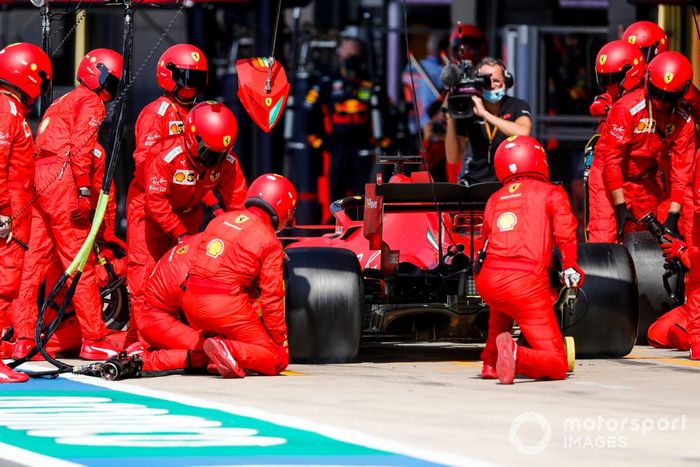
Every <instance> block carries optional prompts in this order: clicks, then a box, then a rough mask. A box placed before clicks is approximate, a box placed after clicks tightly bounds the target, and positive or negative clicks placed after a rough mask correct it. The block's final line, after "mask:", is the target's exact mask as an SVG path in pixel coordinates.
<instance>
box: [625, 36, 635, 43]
mask: <svg viewBox="0 0 700 467" xmlns="http://www.w3.org/2000/svg"><path fill="white" fill-rule="evenodd" d="M627 42H629V43H630V44H633V45H634V43H635V42H637V36H630V37H628V38H627Z"/></svg>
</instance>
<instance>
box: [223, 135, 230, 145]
mask: <svg viewBox="0 0 700 467" xmlns="http://www.w3.org/2000/svg"><path fill="white" fill-rule="evenodd" d="M229 144H231V137H230V136H229V135H226V136H224V146H227V147H228V145H229Z"/></svg>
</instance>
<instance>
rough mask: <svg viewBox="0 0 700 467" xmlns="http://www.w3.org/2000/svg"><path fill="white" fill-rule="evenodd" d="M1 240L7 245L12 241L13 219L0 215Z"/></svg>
mask: <svg viewBox="0 0 700 467" xmlns="http://www.w3.org/2000/svg"><path fill="white" fill-rule="evenodd" d="M0 238H4V239H5V242H7V243H10V242H11V241H12V218H11V217H9V216H2V215H0Z"/></svg>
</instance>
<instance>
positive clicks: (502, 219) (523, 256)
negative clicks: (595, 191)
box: [476, 178, 576, 379]
mask: <svg viewBox="0 0 700 467" xmlns="http://www.w3.org/2000/svg"><path fill="white" fill-rule="evenodd" d="M483 235H484V237H485V238H488V242H489V243H488V248H487V253H486V259H485V261H484V265H483V268H482V270H481V272H480V273H479V274H478V276H477V277H476V287H477V290H478V291H479V293H480V294H481V296H482V298H483V299H484V301H485V302H486V303H487V304H488V305H489V334H488V340H487V342H486V347H485V348H484V352H483V354H482V360H483V361H484V363H485V364H487V365H491V366H492V367H495V366H496V336H498V334H500V333H501V332H509V331H510V330H511V328H512V327H513V320H515V321H517V323H518V325H519V326H520V329H521V330H522V332H523V335H524V336H525V339H526V341H527V343H528V345H530V348H527V347H524V346H518V354H517V368H516V373H518V374H523V375H526V376H528V377H531V378H550V379H564V378H565V377H566V368H567V362H566V354H565V352H564V346H563V343H562V336H561V332H560V331H559V326H558V324H557V320H556V317H555V316H554V313H553V312H552V307H553V305H554V301H555V300H556V292H555V290H554V289H552V287H551V285H550V276H549V273H550V271H551V269H552V247H554V246H558V247H559V248H560V250H561V251H562V252H565V255H566V261H567V262H574V263H575V262H576V218H575V217H574V215H573V214H572V212H571V206H570V204H569V198H568V196H567V195H566V192H565V191H564V190H563V189H562V188H561V187H560V186H555V185H552V184H551V183H549V182H545V181H542V180H537V179H532V178H522V179H516V180H514V181H512V182H510V183H507V184H505V185H504V187H503V188H501V189H500V190H499V191H497V192H496V193H495V194H494V195H493V196H491V198H490V199H489V202H488V204H487V205H486V211H485V213H484V225H483Z"/></svg>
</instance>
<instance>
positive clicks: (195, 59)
mask: <svg viewBox="0 0 700 467" xmlns="http://www.w3.org/2000/svg"><path fill="white" fill-rule="evenodd" d="M191 55H192V60H194V61H195V62H198V61H199V54H198V53H197V52H192V54H191Z"/></svg>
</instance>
